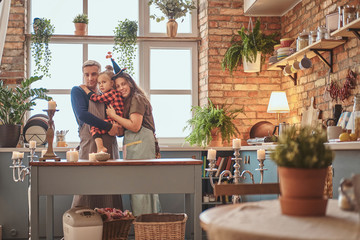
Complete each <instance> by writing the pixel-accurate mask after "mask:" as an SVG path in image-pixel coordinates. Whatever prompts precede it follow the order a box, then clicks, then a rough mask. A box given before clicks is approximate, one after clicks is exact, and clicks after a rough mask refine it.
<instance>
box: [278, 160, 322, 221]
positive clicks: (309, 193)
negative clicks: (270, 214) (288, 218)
mask: <svg viewBox="0 0 360 240" xmlns="http://www.w3.org/2000/svg"><path fill="white" fill-rule="evenodd" d="M278 172H279V181H280V191H281V197H280V198H279V200H280V205H281V211H282V213H283V214H285V215H293V216H324V215H325V213H326V206H327V198H325V197H324V187H325V180H326V174H327V168H321V169H304V168H287V167H278Z"/></svg>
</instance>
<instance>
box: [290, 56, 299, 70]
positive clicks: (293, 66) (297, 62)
mask: <svg viewBox="0 0 360 240" xmlns="http://www.w3.org/2000/svg"><path fill="white" fill-rule="evenodd" d="M299 70H300V62H299V61H298V60H296V59H295V61H294V62H293V64H292V65H291V72H293V73H296V72H297V71H299Z"/></svg>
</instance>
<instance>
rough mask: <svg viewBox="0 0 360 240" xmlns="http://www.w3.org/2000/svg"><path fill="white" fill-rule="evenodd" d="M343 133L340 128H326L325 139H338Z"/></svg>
mask: <svg viewBox="0 0 360 240" xmlns="http://www.w3.org/2000/svg"><path fill="white" fill-rule="evenodd" d="M342 132H343V129H342V127H340V126H328V127H327V139H328V141H329V140H330V139H338V138H339V136H340V134H341V133H342Z"/></svg>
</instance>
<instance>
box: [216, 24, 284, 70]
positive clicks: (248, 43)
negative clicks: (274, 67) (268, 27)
mask: <svg viewBox="0 0 360 240" xmlns="http://www.w3.org/2000/svg"><path fill="white" fill-rule="evenodd" d="M238 34H239V37H240V40H235V37H233V39H232V40H231V46H230V47H229V48H228V49H227V50H226V52H225V55H224V58H223V60H222V69H223V70H225V69H228V70H229V71H230V74H232V72H233V71H234V70H236V68H237V67H238V66H240V65H242V64H243V65H244V72H259V71H260V66H261V63H263V62H264V61H265V56H266V55H268V54H271V53H273V52H274V46H275V45H276V44H277V42H278V41H277V38H278V35H279V34H278V33H272V34H270V35H266V34H264V33H262V31H261V30H260V20H259V19H257V20H256V23H255V27H254V28H253V29H246V28H244V27H242V28H241V29H240V31H238ZM252 63H253V64H252Z"/></svg>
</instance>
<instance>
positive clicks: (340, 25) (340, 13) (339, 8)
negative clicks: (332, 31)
mask: <svg viewBox="0 0 360 240" xmlns="http://www.w3.org/2000/svg"><path fill="white" fill-rule="evenodd" d="M338 11H339V21H338V29H340V28H342V27H343V21H342V7H341V6H339V7H338Z"/></svg>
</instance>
